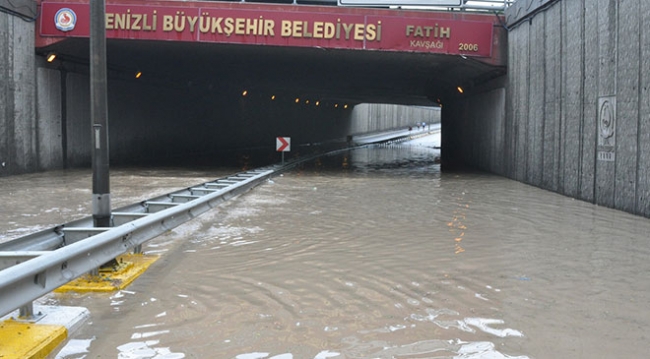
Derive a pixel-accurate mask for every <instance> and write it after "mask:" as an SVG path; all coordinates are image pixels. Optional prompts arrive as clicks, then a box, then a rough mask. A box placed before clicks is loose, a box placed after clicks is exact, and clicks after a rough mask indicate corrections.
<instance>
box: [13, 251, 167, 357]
mask: <svg viewBox="0 0 650 359" xmlns="http://www.w3.org/2000/svg"><path fill="white" fill-rule="evenodd" d="M158 258H160V257H159V256H157V255H144V254H124V255H122V256H119V257H118V258H117V262H118V263H119V266H118V268H117V270H115V271H108V272H103V271H100V273H99V276H98V277H91V276H90V275H85V276H83V277H79V278H77V279H75V280H74V281H72V282H70V283H68V284H66V285H63V286H61V287H59V288H57V289H56V290H54V291H55V292H58V293H63V292H84V293H85V292H113V291H116V290H120V289H124V288H126V287H127V286H128V285H129V284H131V283H132V282H133V281H134V280H135V279H136V278H138V277H139V276H140V275H141V274H142V273H144V272H145V271H146V270H147V268H149V266H151V265H152V264H153V263H154V262H155V261H156V260H158ZM0 358H2V357H0Z"/></svg>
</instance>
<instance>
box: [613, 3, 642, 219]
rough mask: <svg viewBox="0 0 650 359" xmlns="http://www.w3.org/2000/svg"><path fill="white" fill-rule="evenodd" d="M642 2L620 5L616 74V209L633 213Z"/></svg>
mask: <svg viewBox="0 0 650 359" xmlns="http://www.w3.org/2000/svg"><path fill="white" fill-rule="evenodd" d="M639 10H640V8H639V1H638V0H621V1H620V2H619V5H618V18H619V19H618V23H619V26H618V30H617V34H618V40H617V43H618V66H617V71H616V92H617V105H616V108H617V116H616V161H615V165H616V176H615V189H616V192H615V197H614V206H615V208H618V209H622V210H624V211H628V212H630V211H633V210H634V207H635V195H636V174H637V173H636V170H637V133H638V128H637V126H638V123H639V66H640V61H639Z"/></svg>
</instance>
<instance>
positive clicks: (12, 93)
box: [0, 12, 38, 176]
mask: <svg viewBox="0 0 650 359" xmlns="http://www.w3.org/2000/svg"><path fill="white" fill-rule="evenodd" d="M35 78H36V76H35V68H34V23H33V22H28V21H25V20H22V19H21V18H19V17H17V16H12V15H8V14H6V13H3V12H0V176H4V175H7V174H15V173H24V172H30V171H34V170H36V169H37V168H38V162H37V160H36V158H37V155H36V153H37V152H38V141H37V139H38V134H37V133H36V123H35V121H36V109H35V104H36V101H35V97H36V85H35V81H36V80H35Z"/></svg>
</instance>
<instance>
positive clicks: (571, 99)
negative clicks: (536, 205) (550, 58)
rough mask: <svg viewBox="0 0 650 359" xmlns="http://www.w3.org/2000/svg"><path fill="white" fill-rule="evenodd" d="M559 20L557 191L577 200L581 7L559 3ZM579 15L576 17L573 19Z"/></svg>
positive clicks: (580, 108) (580, 96) (579, 130)
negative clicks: (560, 151) (559, 152)
mask: <svg viewBox="0 0 650 359" xmlns="http://www.w3.org/2000/svg"><path fill="white" fill-rule="evenodd" d="M563 5H564V8H565V10H564V11H563V14H562V17H563V22H564V23H566V27H565V29H566V30H565V31H564V33H563V36H562V39H563V41H562V49H563V50H562V53H563V54H564V56H562V60H563V61H562V73H563V74H564V76H563V77H564V79H563V88H564V89H565V91H564V96H563V98H564V101H562V109H561V112H562V147H563V148H564V153H563V156H562V158H561V165H560V171H561V173H560V179H561V180H560V183H559V186H560V191H561V192H562V193H564V194H566V195H568V196H571V197H578V184H579V180H578V179H579V177H580V162H581V156H580V155H581V136H580V134H581V131H582V121H583V113H582V97H583V76H584V73H583V68H584V42H583V38H584V33H583V21H582V20H583V19H584V13H583V10H582V9H583V3H582V0H579V1H565V2H563ZM575 14H580V16H575Z"/></svg>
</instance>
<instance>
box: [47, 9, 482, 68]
mask: <svg viewBox="0 0 650 359" xmlns="http://www.w3.org/2000/svg"><path fill="white" fill-rule="evenodd" d="M181 4H189V3H181V2H174V1H168V2H157V3H156V5H146V3H145V2H143V3H142V5H124V4H119V5H118V4H107V5H106V36H107V38H111V39H134V40H168V41H189V42H192V41H194V42H213V43H235V44H256V45H274V46H299V47H322V48H336V49H365V50H384V51H414V52H428V53H441V54H455V55H459V54H462V55H466V56H481V57H489V56H491V54H492V36H493V23H492V21H491V20H490V21H487V20H486V21H485V22H482V21H466V20H455V19H449V18H436V17H434V16H431V17H428V16H427V14H425V13H421V17H418V16H420V14H418V15H417V16H408V17H401V16H400V17H398V16H382V15H376V13H377V12H376V11H375V12H374V14H375V15H364V14H361V13H358V12H355V13H341V12H340V11H338V12H337V11H335V10H331V12H326V11H323V9H328V8H327V7H313V8H314V9H316V8H317V9H318V11H314V12H307V11H278V10H277V7H276V8H270V9H268V10H266V9H234V8H232V6H231V7H228V8H226V7H224V6H223V5H212V4H219V3H218V2H217V3H209V2H204V3H195V4H196V5H194V6H186V5H181ZM294 8H295V7H294ZM333 9H337V8H333ZM89 11H90V10H89V5H88V3H81V2H80V3H74V2H45V1H43V2H42V4H41V16H40V24H39V25H40V35H41V36H43V37H88V36H89V21H88V16H89ZM387 14H392V13H390V12H387Z"/></svg>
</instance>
